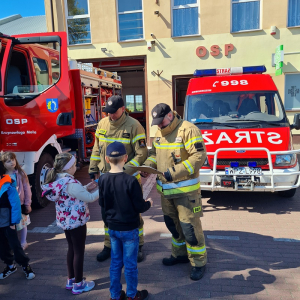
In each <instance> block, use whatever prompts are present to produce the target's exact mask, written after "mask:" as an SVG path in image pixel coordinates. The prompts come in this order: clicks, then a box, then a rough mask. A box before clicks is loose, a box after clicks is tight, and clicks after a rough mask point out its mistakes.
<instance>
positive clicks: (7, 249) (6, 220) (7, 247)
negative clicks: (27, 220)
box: [0, 161, 35, 279]
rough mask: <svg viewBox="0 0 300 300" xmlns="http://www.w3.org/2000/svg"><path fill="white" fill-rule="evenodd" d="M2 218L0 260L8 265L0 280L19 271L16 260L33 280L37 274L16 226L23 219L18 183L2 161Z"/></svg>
mask: <svg viewBox="0 0 300 300" xmlns="http://www.w3.org/2000/svg"><path fill="white" fill-rule="evenodd" d="M0 216H1V218H0V258H1V260H3V261H4V263H5V264H6V267H5V268H4V270H3V272H2V273H1V274H0V279H5V278H7V277H8V276H9V275H11V274H13V273H15V272H16V271H17V267H16V265H15V264H14V259H15V261H16V262H17V263H18V264H20V265H21V266H22V267H23V271H24V273H25V276H26V278H27V279H33V278H34V277H35V273H34V272H33V271H32V269H31V267H30V265H29V264H28V262H29V258H28V256H26V254H25V253H24V250H23V249H22V247H21V244H20V241H19V239H18V235H17V231H16V224H18V223H19V222H20V220H21V219H22V216H21V204H20V198H19V195H18V192H17V190H16V182H15V181H14V180H13V179H11V177H10V176H9V175H6V174H5V168H4V165H3V162H2V161H0ZM12 251H13V253H12Z"/></svg>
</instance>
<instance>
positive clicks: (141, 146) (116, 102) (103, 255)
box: [89, 95, 148, 262]
mask: <svg viewBox="0 0 300 300" xmlns="http://www.w3.org/2000/svg"><path fill="white" fill-rule="evenodd" d="M103 111H104V112H106V113H108V117H106V118H103V119H101V120H100V122H99V123H98V126H97V130H96V134H95V144H94V147H93V151H92V155H91V159H90V167H89V174H90V177H91V179H96V178H98V176H99V175H101V173H106V172H108V171H109V170H110V165H109V164H108V163H107V162H106V161H105V155H106V148H107V146H108V145H109V144H110V143H112V142H114V141H117V142H121V143H123V144H124V145H125V148H126V152H127V155H128V161H127V163H126V164H125V166H124V172H125V173H127V174H129V175H133V176H135V177H136V178H137V179H138V181H139V183H140V184H141V175H140V174H139V173H138V172H135V171H134V169H132V168H130V166H140V165H142V164H143V163H144V161H145V160H146V158H147V155H148V149H147V145H146V135H145V130H144V128H143V126H142V125H141V124H140V123H139V121H137V120H136V119H134V118H131V117H129V115H128V113H127V112H126V111H125V106H124V101H123V99H122V97H121V96H118V95H115V96H112V97H110V98H109V99H108V100H107V103H106V106H105V108H104V109H103ZM143 225H144V221H143V219H142V217H141V216H140V227H139V239H140V241H139V252H138V257H137V261H138V262H141V261H142V260H143V258H144V256H143V252H142V247H143V245H144V235H143V234H144V232H143ZM104 229H105V238H104V249H103V250H102V251H101V252H100V253H99V254H98V255H97V260H98V261H104V260H106V259H108V258H109V257H110V254H111V243H110V237H109V234H108V227H107V226H106V225H105V226H104Z"/></svg>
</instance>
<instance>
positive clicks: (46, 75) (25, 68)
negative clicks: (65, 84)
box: [4, 42, 61, 106]
mask: <svg viewBox="0 0 300 300" xmlns="http://www.w3.org/2000/svg"><path fill="white" fill-rule="evenodd" d="M53 48H55V49H53ZM10 53H11V54H10V59H9V61H8V63H7V72H6V77H5V78H4V86H5V89H4V92H5V93H4V95H5V103H6V105H8V106H19V105H21V106H22V105H24V104H26V103H28V102H29V101H31V100H32V99H34V98H35V97H37V96H38V95H40V94H41V93H43V92H44V91H46V90H47V89H49V88H50V87H51V86H53V85H55V84H56V83H57V82H58V81H59V79H60V74H61V69H60V45H59V43H58V42H56V43H51V44H50V43H44V44H39V43H32V44H30V43H27V44H22V43H19V44H18V43H16V44H14V45H12V48H11V49H10Z"/></svg>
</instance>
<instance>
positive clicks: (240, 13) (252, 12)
mask: <svg viewBox="0 0 300 300" xmlns="http://www.w3.org/2000/svg"><path fill="white" fill-rule="evenodd" d="M231 5H232V7H231V14H232V22H231V31H232V32H239V31H244V30H255V29H259V28H260V0H231Z"/></svg>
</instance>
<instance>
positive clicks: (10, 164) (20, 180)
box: [1, 152, 31, 250]
mask: <svg viewBox="0 0 300 300" xmlns="http://www.w3.org/2000/svg"><path fill="white" fill-rule="evenodd" d="M1 160H2V162H3V164H4V167H5V169H6V174H8V175H9V176H10V177H11V178H12V179H14V180H15V181H16V182H17V191H18V193H19V197H20V200H21V206H22V220H21V222H20V223H19V224H17V230H18V231H20V237H21V246H22V248H23V250H25V249H26V248H27V247H28V244H27V226H28V225H29V224H30V217H29V213H30V212H31V189H30V184H29V180H28V177H27V175H26V173H25V172H24V171H23V170H22V168H21V166H20V165H19V163H18V161H17V157H16V155H15V154H14V153H13V152H4V153H2V155H1Z"/></svg>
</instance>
